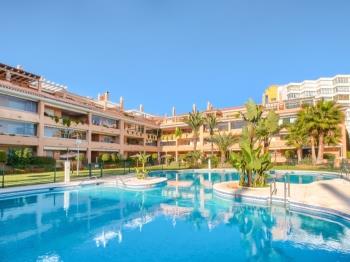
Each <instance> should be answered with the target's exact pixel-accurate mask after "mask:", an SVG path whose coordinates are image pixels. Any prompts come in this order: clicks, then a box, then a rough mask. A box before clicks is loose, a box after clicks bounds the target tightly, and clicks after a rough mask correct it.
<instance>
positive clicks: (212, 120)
mask: <svg viewBox="0 0 350 262" xmlns="http://www.w3.org/2000/svg"><path fill="white" fill-rule="evenodd" d="M205 123H206V124H207V125H208V129H209V135H210V141H211V149H210V151H211V155H213V153H214V143H213V140H212V138H213V136H214V133H215V128H216V126H217V124H218V121H217V117H216V115H215V114H208V115H207V116H206V118H205Z"/></svg>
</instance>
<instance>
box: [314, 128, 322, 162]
mask: <svg viewBox="0 0 350 262" xmlns="http://www.w3.org/2000/svg"><path fill="white" fill-rule="evenodd" d="M323 151H324V133H323V132H320V134H319V137H318V153H317V161H316V163H317V164H322V163H323Z"/></svg>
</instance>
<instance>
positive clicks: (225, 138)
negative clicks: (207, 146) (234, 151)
mask: <svg viewBox="0 0 350 262" xmlns="http://www.w3.org/2000/svg"><path fill="white" fill-rule="evenodd" d="M238 140H239V139H238V137H237V136H234V135H232V134H231V133H223V134H221V133H219V134H216V135H214V136H213V137H212V138H211V142H212V143H214V144H215V145H216V146H217V147H218V148H219V151H220V165H221V166H224V164H225V161H226V152H227V151H228V149H229V148H230V147H231V146H232V145H233V144H235V143H237V142H238Z"/></svg>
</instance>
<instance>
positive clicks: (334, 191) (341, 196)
mask: <svg viewBox="0 0 350 262" xmlns="http://www.w3.org/2000/svg"><path fill="white" fill-rule="evenodd" d="M320 186H321V187H322V188H324V189H325V190H327V191H328V192H330V193H331V194H333V195H334V196H335V197H336V198H337V199H339V200H341V201H342V202H344V203H345V204H346V206H348V207H350V195H346V194H344V193H342V192H340V191H339V190H338V189H337V188H336V187H334V186H332V185H329V184H321V185H320Z"/></svg>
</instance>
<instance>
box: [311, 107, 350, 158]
mask: <svg viewBox="0 0 350 262" xmlns="http://www.w3.org/2000/svg"><path fill="white" fill-rule="evenodd" d="M343 119H344V114H343V112H342V111H341V110H340V107H339V105H337V104H336V103H335V102H334V101H324V100H321V101H319V102H318V103H317V104H316V105H315V107H314V118H313V121H314V122H315V125H316V127H317V130H318V153H317V161H316V163H317V164H321V163H322V162H323V152H324V145H325V137H326V136H327V135H328V134H329V132H333V131H334V130H336V129H337V128H338V127H339V125H340V124H341V123H342V121H343Z"/></svg>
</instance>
